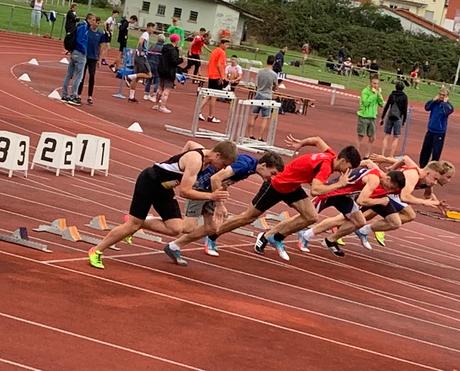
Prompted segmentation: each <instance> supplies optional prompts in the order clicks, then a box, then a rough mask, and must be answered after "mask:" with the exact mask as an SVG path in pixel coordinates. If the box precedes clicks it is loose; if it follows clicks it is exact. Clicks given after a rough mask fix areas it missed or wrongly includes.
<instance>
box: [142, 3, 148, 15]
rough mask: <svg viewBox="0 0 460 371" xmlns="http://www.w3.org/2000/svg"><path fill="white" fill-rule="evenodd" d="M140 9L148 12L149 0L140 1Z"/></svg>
mask: <svg viewBox="0 0 460 371" xmlns="http://www.w3.org/2000/svg"><path fill="white" fill-rule="evenodd" d="M142 11H143V12H149V11H150V1H143V2H142Z"/></svg>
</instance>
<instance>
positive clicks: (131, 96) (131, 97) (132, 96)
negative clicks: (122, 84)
mask: <svg viewBox="0 0 460 371" xmlns="http://www.w3.org/2000/svg"><path fill="white" fill-rule="evenodd" d="M134 94H136V90H133V89H129V99H134Z"/></svg>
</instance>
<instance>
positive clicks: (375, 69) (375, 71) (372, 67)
mask: <svg viewBox="0 0 460 371" xmlns="http://www.w3.org/2000/svg"><path fill="white" fill-rule="evenodd" d="M379 69H380V67H379V65H378V63H377V59H373V60H372V62H371V64H370V65H369V70H370V73H371V74H377V75H378V73H379Z"/></svg>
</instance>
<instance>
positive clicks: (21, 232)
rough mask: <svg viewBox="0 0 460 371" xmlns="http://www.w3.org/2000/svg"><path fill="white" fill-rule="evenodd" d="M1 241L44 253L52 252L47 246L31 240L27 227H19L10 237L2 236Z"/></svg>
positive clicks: (0, 236)
mask: <svg viewBox="0 0 460 371" xmlns="http://www.w3.org/2000/svg"><path fill="white" fill-rule="evenodd" d="M0 241H6V242H10V243H14V244H16V245H21V246H25V247H28V248H30V249H34V250H39V251H42V252H47V253H50V252H52V251H51V250H49V249H48V246H47V245H45V244H42V243H40V242H35V241H31V240H29V234H28V232H27V228H26V227H19V228H18V229H16V230H15V231H14V232H13V233H12V234H10V235H4V234H3V235H0Z"/></svg>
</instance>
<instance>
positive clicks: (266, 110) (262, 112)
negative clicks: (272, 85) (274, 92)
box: [252, 93, 272, 119]
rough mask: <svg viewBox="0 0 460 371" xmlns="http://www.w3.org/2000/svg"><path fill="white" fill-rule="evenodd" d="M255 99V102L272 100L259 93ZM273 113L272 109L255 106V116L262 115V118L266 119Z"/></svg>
mask: <svg viewBox="0 0 460 371" xmlns="http://www.w3.org/2000/svg"><path fill="white" fill-rule="evenodd" d="M254 99H255V100H272V99H271V98H267V97H265V96H264V95H262V94H260V93H257V94H256V96H255V97H254ZM271 112H272V109H271V108H270V107H260V106H254V108H253V109H252V113H253V114H255V115H258V114H259V113H260V116H261V117H262V118H264V119H266V118H268V117H270V113H271Z"/></svg>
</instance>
